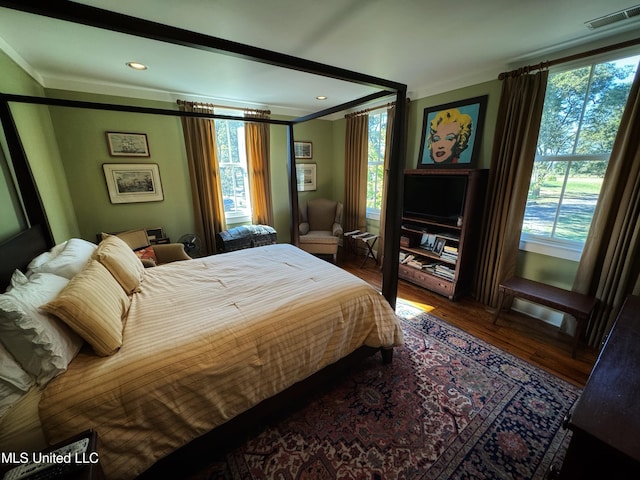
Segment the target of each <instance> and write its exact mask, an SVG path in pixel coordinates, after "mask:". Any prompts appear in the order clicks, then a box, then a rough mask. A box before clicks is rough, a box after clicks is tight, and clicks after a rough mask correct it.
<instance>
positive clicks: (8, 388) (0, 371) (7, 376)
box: [0, 344, 34, 418]
mask: <svg viewBox="0 0 640 480" xmlns="http://www.w3.org/2000/svg"><path fill="white" fill-rule="evenodd" d="M33 384H34V382H33V378H32V377H31V376H29V374H28V373H27V372H25V371H24V370H23V369H22V368H21V367H20V365H18V362H16V361H15V359H14V358H13V357H12V356H11V354H10V353H9V352H8V351H7V350H6V349H5V348H4V347H3V346H2V344H0V418H2V416H3V415H4V413H5V412H6V411H7V410H8V409H9V407H11V405H13V404H14V403H15V402H16V401H17V400H18V399H19V398H20V397H22V395H24V394H25V393H26V392H27V391H28V390H29V389H30V388H31V386H32V385H33Z"/></svg>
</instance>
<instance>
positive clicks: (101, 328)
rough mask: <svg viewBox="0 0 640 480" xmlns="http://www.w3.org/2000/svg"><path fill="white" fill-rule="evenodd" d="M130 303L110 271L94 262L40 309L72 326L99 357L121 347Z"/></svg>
mask: <svg viewBox="0 0 640 480" xmlns="http://www.w3.org/2000/svg"><path fill="white" fill-rule="evenodd" d="M136 260H138V259H137V258H136ZM130 304H131V299H130V298H129V297H128V296H127V295H126V294H125V293H124V291H123V290H122V288H121V287H120V285H119V284H118V282H116V281H115V279H114V278H113V276H111V274H110V273H109V271H108V270H107V269H106V268H105V267H104V266H102V264H100V263H99V262H97V261H96V260H92V261H91V262H90V263H89V264H88V265H87V267H86V268H85V269H84V270H82V271H81V272H80V273H78V274H77V275H76V276H75V277H73V279H72V280H71V281H70V282H69V284H68V285H67V286H66V287H65V288H64V289H63V290H62V292H60V294H59V295H58V296H57V297H56V298H55V299H54V300H53V301H51V302H49V303H47V304H46V305H43V306H42V307H41V308H42V309H43V310H45V311H46V312H49V313H51V314H53V315H55V316H56V317H58V318H59V319H60V320H62V321H63V322H64V323H66V324H67V325H69V327H71V329H73V331H75V332H76V333H77V334H78V335H80V336H81V337H82V338H83V339H84V340H85V341H86V342H88V343H89V344H90V345H91V346H92V347H93V350H94V351H95V352H96V353H97V354H98V355H101V356H107V355H113V354H114V353H116V352H117V351H118V349H119V348H120V347H121V346H122V320H123V318H124V317H125V315H126V314H127V312H128V311H129V306H130Z"/></svg>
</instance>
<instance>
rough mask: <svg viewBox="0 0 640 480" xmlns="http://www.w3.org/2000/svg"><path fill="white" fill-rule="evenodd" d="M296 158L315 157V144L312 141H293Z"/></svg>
mask: <svg viewBox="0 0 640 480" xmlns="http://www.w3.org/2000/svg"><path fill="white" fill-rule="evenodd" d="M293 151H294V152H295V154H296V158H313V144H312V143H311V142H293Z"/></svg>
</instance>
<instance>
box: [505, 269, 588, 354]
mask: <svg viewBox="0 0 640 480" xmlns="http://www.w3.org/2000/svg"><path fill="white" fill-rule="evenodd" d="M498 288H499V293H500V296H499V299H498V309H497V310H496V314H495V317H494V318H493V323H494V325H495V323H496V322H497V321H498V317H499V316H500V312H501V311H502V309H503V307H504V304H505V301H506V300H507V299H509V298H510V297H518V298H523V299H525V300H529V301H531V302H534V303H538V304H540V305H545V306H547V307H550V308H554V309H556V310H560V311H561V312H565V313H568V314H569V315H571V316H573V317H574V318H575V319H576V323H577V326H576V332H575V337H574V341H573V352H572V357H573V358H575V357H576V350H577V348H578V343H579V342H580V338H581V337H582V332H583V331H584V328H585V326H586V324H587V322H588V321H589V318H591V315H592V313H593V310H594V309H595V307H596V304H597V303H598V301H597V300H596V299H595V298H593V297H590V296H588V295H583V294H582V293H578V292H571V291H569V290H564V289H562V288H558V287H553V286H551V285H546V284H544V283H540V282H536V281H533V280H527V279H526V278H520V277H511V278H509V279H507V280H504V281H503V282H501V283H500V286H499V287H498Z"/></svg>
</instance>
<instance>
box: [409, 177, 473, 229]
mask: <svg viewBox="0 0 640 480" xmlns="http://www.w3.org/2000/svg"><path fill="white" fill-rule="evenodd" d="M466 193H467V177H466V176H465V175H410V174H409V175H405V176H404V203H403V208H402V210H403V215H404V216H405V217H416V218H425V219H429V220H435V221H439V222H443V223H451V224H455V223H456V222H457V220H458V217H459V216H461V215H462V212H463V209H464V199H465V195H466Z"/></svg>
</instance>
